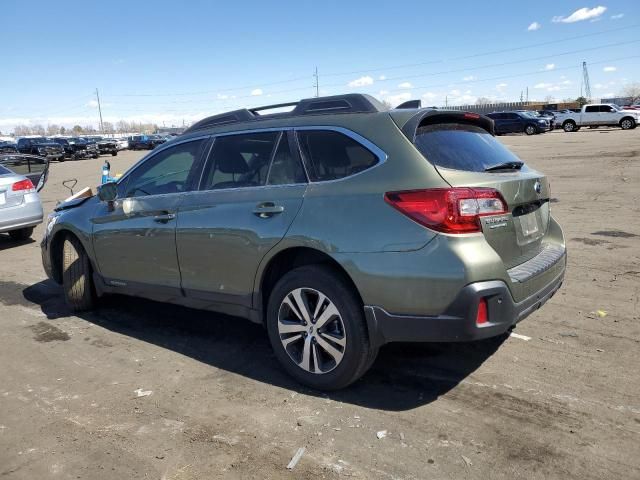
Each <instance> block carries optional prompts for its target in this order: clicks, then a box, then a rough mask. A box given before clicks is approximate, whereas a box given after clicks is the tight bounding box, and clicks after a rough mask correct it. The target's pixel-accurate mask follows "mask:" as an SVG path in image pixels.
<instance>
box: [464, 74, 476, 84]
mask: <svg viewBox="0 0 640 480" xmlns="http://www.w3.org/2000/svg"><path fill="white" fill-rule="evenodd" d="M475 79H476V77H474V76H473V75H469V76H467V77H463V78H462V80H464V81H465V82H470V81H471V80H475Z"/></svg>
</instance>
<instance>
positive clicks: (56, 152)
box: [16, 137, 65, 162]
mask: <svg viewBox="0 0 640 480" xmlns="http://www.w3.org/2000/svg"><path fill="white" fill-rule="evenodd" d="M16 147H17V148H18V152H20V153H28V154H31V155H38V156H40V157H46V158H48V159H49V160H59V161H61V162H64V157H65V155H64V148H62V146H61V145H58V144H57V143H56V142H54V141H53V140H51V139H50V138H45V137H26V138H19V139H18V144H17V145H16Z"/></svg>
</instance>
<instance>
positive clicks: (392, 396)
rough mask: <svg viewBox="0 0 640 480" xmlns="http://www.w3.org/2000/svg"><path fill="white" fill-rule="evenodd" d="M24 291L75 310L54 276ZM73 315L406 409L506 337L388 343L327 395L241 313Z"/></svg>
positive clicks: (375, 404) (293, 386)
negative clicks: (355, 377) (283, 362)
mask: <svg viewBox="0 0 640 480" xmlns="http://www.w3.org/2000/svg"><path fill="white" fill-rule="evenodd" d="M3 289H4V287H3ZM17 290H18V289H17V288H16V289H15V291H16V292H15V293H18V291H17ZM21 294H22V298H21V299H16V300H17V301H21V302H24V304H25V305H27V306H29V305H31V306H33V305H34V304H36V305H39V306H40V308H41V310H42V312H43V313H44V314H46V316H47V318H48V319H49V320H55V319H57V318H62V317H68V316H70V315H72V314H71V313H70V311H69V309H68V308H67V307H66V305H65V303H64V299H63V295H62V290H61V288H60V287H59V286H58V285H56V284H55V283H54V282H52V281H49V280H47V281H43V282H39V283H37V284H35V285H32V286H29V287H26V288H23V289H22V290H21ZM16 300H14V303H16ZM0 301H4V300H3V299H2V298H0ZM5 303H6V302H5ZM76 316H77V317H79V318H80V319H82V320H84V321H88V322H91V323H93V324H95V325H98V326H100V327H103V328H105V329H107V330H110V331H113V332H118V333H120V334H123V335H127V336H129V337H132V338H136V339H138V340H141V341H143V342H148V343H152V344H154V345H157V346H159V347H161V348H166V349H169V350H172V351H174V352H177V353H180V354H181V355H186V356H189V357H191V358H193V359H195V360H197V361H200V362H203V363H206V364H209V365H212V366H214V367H216V368H220V369H223V370H226V371H230V372H233V373H236V374H239V375H243V376H245V377H247V378H251V379H253V380H256V381H259V382H264V383H268V384H272V385H276V386H278V387H281V388H286V389H289V390H292V391H296V392H299V393H303V394H306V395H313V396H318V397H322V398H331V399H334V400H336V401H340V402H346V403H351V404H354V405H360V406H363V407H367V408H375V409H382V410H390V411H402V410H409V409H412V408H416V407H419V406H422V405H425V404H428V403H430V402H432V401H434V400H436V399H437V398H438V397H439V396H441V395H443V394H445V393H446V392H448V391H449V390H451V389H452V388H454V387H455V386H456V385H458V384H459V383H460V382H461V381H462V380H464V379H465V378H466V377H467V376H469V375H470V374H471V373H472V372H474V371H475V370H476V369H478V367H480V365H482V363H483V362H484V361H485V360H487V359H488V358H489V357H490V356H491V355H492V354H493V353H494V352H496V350H497V349H498V348H499V347H500V345H501V344H502V343H503V342H504V341H505V339H506V338H507V336H506V335H503V336H501V337H496V338H493V339H489V340H483V341H478V342H472V343H455V344H440V343H432V344H417V343H402V344H391V345H386V346H384V347H383V348H382V349H381V350H380V354H379V355H378V358H377V360H376V362H375V363H374V365H373V366H372V368H371V369H370V370H369V372H368V373H367V374H365V376H364V377H363V378H362V379H361V380H359V381H358V382H356V383H355V384H353V385H352V386H350V387H348V388H346V389H344V390H341V391H338V392H329V393H325V392H318V391H314V390H311V389H308V388H305V387H302V386H300V385H299V384H297V383H296V382H294V381H293V380H292V379H291V378H290V377H289V376H288V375H287V374H286V373H285V372H284V370H283V369H282V368H281V367H280V366H279V364H278V362H277V360H276V358H275V356H274V354H273V352H272V350H271V346H270V345H269V341H268V338H267V335H266V332H265V330H264V329H263V327H262V326H260V325H256V324H253V323H251V322H249V321H247V320H244V319H241V318H236V317H230V316H226V315H220V314H216V313H211V312H206V311H201V310H193V309H190V308H185V307H180V306H175V305H170V304H165V303H159V302H153V301H148V300H144V299H136V298H129V297H124V296H117V295H114V296H110V297H106V298H104V299H102V301H101V306H100V308H99V309H98V310H96V311H94V312H83V313H79V314H76Z"/></svg>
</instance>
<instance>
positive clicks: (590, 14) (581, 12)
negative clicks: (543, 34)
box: [551, 5, 607, 23]
mask: <svg viewBox="0 0 640 480" xmlns="http://www.w3.org/2000/svg"><path fill="white" fill-rule="evenodd" d="M606 11H607V7H603V6H602V5H599V6H597V7H593V8H587V7H583V8H580V9H578V10H576V11H575V12H573V13H572V14H571V15H569V16H568V17H563V16H556V17H553V18H552V19H551V21H552V22H553V23H575V22H581V21H583V20H591V19H593V18H598V17H599V16H601V15H602V14H603V13H604V12H606Z"/></svg>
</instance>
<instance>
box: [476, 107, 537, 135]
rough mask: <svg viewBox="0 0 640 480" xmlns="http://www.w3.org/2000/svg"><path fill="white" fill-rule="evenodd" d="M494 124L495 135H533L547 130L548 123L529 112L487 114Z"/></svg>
mask: <svg viewBox="0 0 640 480" xmlns="http://www.w3.org/2000/svg"><path fill="white" fill-rule="evenodd" d="M487 117H489V118H490V119H491V120H493V122H494V124H495V133H496V135H502V134H505V133H526V134H527V135H534V134H536V133H544V132H546V131H547V130H549V122H548V121H547V120H545V119H543V118H540V117H536V116H534V114H532V113H531V112H495V113H489V114H487Z"/></svg>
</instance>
